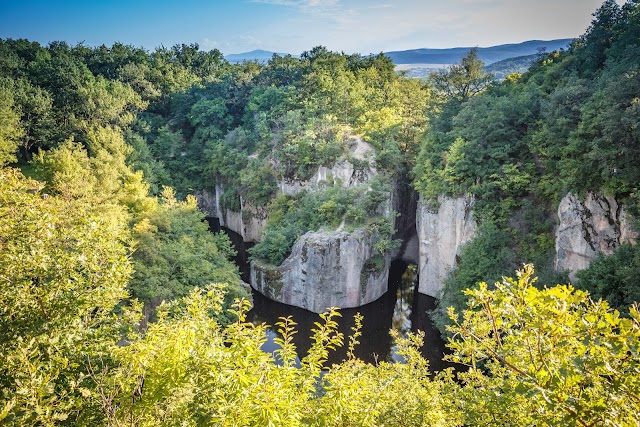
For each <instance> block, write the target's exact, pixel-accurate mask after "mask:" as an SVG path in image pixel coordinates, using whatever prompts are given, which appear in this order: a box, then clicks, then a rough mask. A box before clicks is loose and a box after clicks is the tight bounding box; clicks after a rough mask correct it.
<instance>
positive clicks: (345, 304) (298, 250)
mask: <svg viewBox="0 0 640 427" xmlns="http://www.w3.org/2000/svg"><path fill="white" fill-rule="evenodd" d="M375 242H376V236H374V235H372V234H370V233H369V232H367V231H365V230H355V231H352V232H347V231H319V232H308V233H306V234H305V235H303V236H302V237H301V238H300V239H298V241H297V242H296V243H295V245H294V247H293V250H292V252H291V255H290V256H289V257H288V258H287V259H286V260H285V261H284V262H283V263H282V265H280V266H269V265H264V264H261V263H257V262H252V264H251V284H252V286H253V287H254V288H255V289H256V290H257V291H258V292H260V293H262V294H263V295H266V296H267V297H269V298H271V299H273V300H276V301H280V302H283V303H285V304H290V305H294V306H297V307H302V308H305V309H307V310H310V311H313V312H316V313H321V312H323V311H325V309H327V308H329V307H339V308H350V307H358V306H361V305H364V304H367V303H369V302H372V301H375V300H376V299H378V298H380V297H381V296H382V295H383V294H384V293H385V292H386V291H387V281H388V277H389V265H390V257H388V256H387V257H382V256H380V255H377V254H376V253H375V252H374V250H373V245H374V244H375Z"/></svg>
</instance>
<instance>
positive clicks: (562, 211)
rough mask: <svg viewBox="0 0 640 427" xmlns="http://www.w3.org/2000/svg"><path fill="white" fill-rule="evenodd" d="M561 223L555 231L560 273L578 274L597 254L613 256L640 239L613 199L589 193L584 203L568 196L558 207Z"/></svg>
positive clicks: (571, 275)
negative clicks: (622, 247) (616, 251)
mask: <svg viewBox="0 0 640 427" xmlns="http://www.w3.org/2000/svg"><path fill="white" fill-rule="evenodd" d="M558 218H559V220H560V223H559V225H558V228H557V230H556V260H555V267H556V270H558V271H565V270H568V271H569V278H570V279H571V280H575V273H576V272H578V271H579V270H582V269H584V268H587V267H588V266H589V263H590V262H591V260H592V259H593V258H594V257H595V256H596V255H597V254H598V253H601V252H602V253H604V254H606V255H610V254H612V253H613V251H615V250H616V249H617V248H618V246H620V245H621V244H623V243H631V242H635V241H636V240H637V238H638V235H637V233H635V232H634V231H633V230H632V228H631V226H630V224H629V223H628V221H627V218H626V216H625V213H624V208H623V207H622V206H621V205H620V203H619V202H618V201H617V200H616V199H615V198H613V197H610V196H603V195H600V194H594V193H587V195H586V197H585V199H584V201H582V200H580V199H579V198H578V197H577V196H576V195H574V194H571V193H569V194H567V195H566V196H565V197H564V198H563V199H562V201H561V202H560V205H559V206H558Z"/></svg>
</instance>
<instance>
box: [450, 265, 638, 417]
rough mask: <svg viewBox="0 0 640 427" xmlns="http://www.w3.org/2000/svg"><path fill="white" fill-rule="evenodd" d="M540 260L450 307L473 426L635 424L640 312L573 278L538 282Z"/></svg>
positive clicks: (454, 346) (464, 397) (454, 356)
mask: <svg viewBox="0 0 640 427" xmlns="http://www.w3.org/2000/svg"><path fill="white" fill-rule="evenodd" d="M535 280H536V279H535V278H534V271H533V266H531V265H527V266H525V267H524V268H523V269H522V270H521V271H519V272H517V278H516V279H511V278H505V279H503V281H502V282H498V283H496V284H495V290H493V291H491V290H489V287H488V286H487V284H486V283H480V285H479V288H477V289H474V290H467V291H466V292H465V293H466V295H467V296H468V297H469V302H468V304H467V309H466V310H465V311H464V312H462V313H458V312H457V311H456V310H454V309H450V311H449V315H450V317H451V319H452V320H453V322H454V325H453V326H451V327H450V328H449V331H450V332H451V334H452V335H453V339H452V340H450V342H449V347H450V348H451V349H452V350H453V354H452V355H451V356H449V357H448V358H449V359H450V360H452V361H455V362H458V363H464V364H465V365H468V366H469V371H468V372H466V373H464V374H461V375H460V377H461V378H462V379H463V381H464V387H463V388H462V389H461V390H460V399H461V401H462V402H464V403H463V407H464V415H465V417H466V422H465V424H473V425H541V424H542V425H559V426H592V425H619V426H635V425H637V414H638V413H640V397H639V396H640V369H639V368H640V364H639V363H638V355H637V349H638V348H639V346H640V313H638V307H637V305H635V306H633V307H631V309H630V312H629V318H623V317H621V316H620V313H619V312H618V311H616V310H612V309H611V308H610V307H609V304H608V303H607V302H605V301H602V300H601V301H598V302H593V301H592V300H591V299H590V298H589V294H587V293H586V292H583V291H578V290H575V289H574V288H572V287H571V286H568V285H563V286H560V285H558V286H555V287H552V288H545V289H542V290H539V289H536V288H535V287H534V286H533V285H534V283H535Z"/></svg>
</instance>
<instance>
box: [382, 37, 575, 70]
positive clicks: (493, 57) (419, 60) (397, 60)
mask: <svg viewBox="0 0 640 427" xmlns="http://www.w3.org/2000/svg"><path fill="white" fill-rule="evenodd" d="M572 40H573V39H559V40H529V41H526V42H522V43H514V44H503V45H500V46H491V47H479V48H478V57H479V58H480V59H481V60H482V61H484V63H485V64H487V65H489V64H493V63H494V62H498V61H502V60H504V59H509V58H514V57H520V56H527V55H533V54H535V53H537V52H538V49H540V48H545V49H546V51H547V52H552V51H554V50H559V49H564V48H567V47H568V46H569V43H571V41H572ZM469 50H471V47H454V48H449V49H411V50H402V51H395V52H385V55H387V56H389V57H390V58H391V59H392V60H393V62H394V64H396V65H401V64H424V65H428V64H456V63H458V62H460V59H462V57H463V56H464V55H466V54H467V53H468V52H469Z"/></svg>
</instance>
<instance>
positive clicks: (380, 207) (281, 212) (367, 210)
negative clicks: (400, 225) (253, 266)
mask: <svg viewBox="0 0 640 427" xmlns="http://www.w3.org/2000/svg"><path fill="white" fill-rule="evenodd" d="M390 192H391V188H390V185H389V184H388V183H387V182H385V181H384V180H383V179H380V178H376V179H374V180H373V182H372V183H371V188H368V187H366V186H360V187H353V188H344V187H342V186H341V185H334V186H331V187H328V188H326V189H325V190H324V191H320V192H304V193H302V194H301V195H299V196H297V197H288V196H285V195H280V196H278V197H277V198H276V199H275V200H274V201H273V203H272V204H271V205H270V206H269V222H268V226H267V228H266V229H265V232H264V235H263V236H262V239H261V240H260V242H259V243H257V244H256V245H255V246H254V247H253V248H252V249H251V254H252V256H254V257H256V258H258V259H261V260H265V261H267V262H269V263H271V264H274V265H279V264H280V263H282V261H284V259H285V258H286V257H287V256H288V255H289V253H290V251H291V247H292V246H293V244H294V243H295V241H296V240H297V239H298V238H299V237H300V236H302V235H303V234H304V233H306V232H307V231H309V230H320V229H323V228H328V229H332V230H335V229H337V228H341V229H347V230H351V229H354V228H362V227H366V228H367V229H368V230H369V231H371V232H373V233H376V235H377V239H376V240H377V241H378V243H377V244H376V245H377V246H376V249H377V250H378V253H379V254H380V255H384V254H385V253H386V252H387V251H388V250H389V249H391V244H392V242H391V241H390V239H391V237H392V235H393V231H394V230H393V224H392V222H391V219H390V218H388V217H387V216H384V215H383V214H384V212H383V211H384V208H385V206H384V205H385V204H386V203H385V202H386V201H387V200H388V198H389V196H390Z"/></svg>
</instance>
